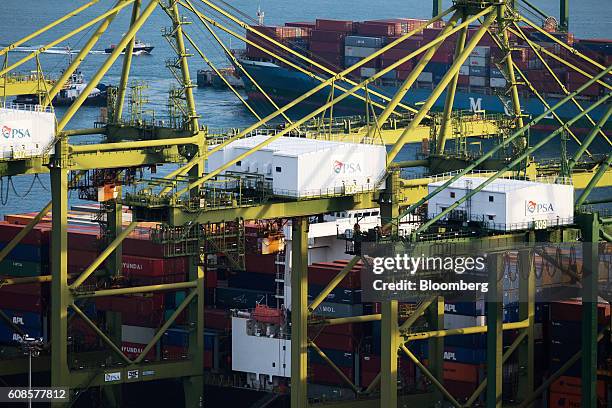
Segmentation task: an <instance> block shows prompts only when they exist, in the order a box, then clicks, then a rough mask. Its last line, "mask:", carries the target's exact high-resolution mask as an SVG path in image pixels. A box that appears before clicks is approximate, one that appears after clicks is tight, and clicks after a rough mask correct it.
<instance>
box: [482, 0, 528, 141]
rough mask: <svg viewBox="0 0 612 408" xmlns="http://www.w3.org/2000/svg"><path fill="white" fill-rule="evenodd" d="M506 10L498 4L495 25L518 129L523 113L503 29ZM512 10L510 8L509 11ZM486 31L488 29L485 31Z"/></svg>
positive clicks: (508, 46)
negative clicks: (499, 31)
mask: <svg viewBox="0 0 612 408" xmlns="http://www.w3.org/2000/svg"><path fill="white" fill-rule="evenodd" d="M507 10H508V8H507V7H506V4H505V3H503V2H502V3H500V4H499V5H498V6H497V25H498V26H499V27H502V29H501V40H502V47H503V48H502V50H504V51H506V55H505V57H504V60H505V62H506V64H505V70H506V74H507V75H508V80H509V82H510V94H511V98H512V109H513V110H514V118H515V120H516V126H517V127H518V128H522V127H523V124H524V123H523V112H522V110H521V100H520V99H519V93H518V84H517V82H516V75H515V74H514V62H513V61H512V52H511V51H510V43H509V41H508V31H506V30H504V29H503V27H504V25H506V11H507ZM511 10H512V9H511V8H510V11H511ZM487 30H488V29H487ZM520 141H521V143H522V145H523V147H524V146H526V145H527V137H522V138H521V139H520Z"/></svg>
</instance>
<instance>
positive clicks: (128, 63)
mask: <svg viewBox="0 0 612 408" xmlns="http://www.w3.org/2000/svg"><path fill="white" fill-rule="evenodd" d="M140 3H141V0H135V2H134V5H133V6H132V16H131V18H130V25H132V24H134V23H135V22H136V19H137V18H138V14H139V13H140V5H141V4H140ZM135 44H136V37H135V36H134V37H132V39H131V41H130V42H129V43H128V45H127V47H126V48H125V55H124V56H123V67H122V69H121V79H120V80H119V86H118V88H117V100H116V105H115V106H114V108H115V113H114V114H113V117H114V118H116V119H117V120H118V121H121V117H122V116H123V106H124V103H123V102H124V99H125V91H126V90H127V84H128V79H129V77H130V70H131V68H132V57H133V55H134V45H135Z"/></svg>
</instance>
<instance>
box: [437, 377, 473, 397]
mask: <svg viewBox="0 0 612 408" xmlns="http://www.w3.org/2000/svg"><path fill="white" fill-rule="evenodd" d="M444 387H445V388H446V390H447V391H448V392H449V393H450V394H451V395H452V396H453V397H455V399H456V400H457V401H459V402H464V401H466V400H467V399H469V398H470V397H471V396H472V394H474V391H476V388H478V382H468V381H455V380H444Z"/></svg>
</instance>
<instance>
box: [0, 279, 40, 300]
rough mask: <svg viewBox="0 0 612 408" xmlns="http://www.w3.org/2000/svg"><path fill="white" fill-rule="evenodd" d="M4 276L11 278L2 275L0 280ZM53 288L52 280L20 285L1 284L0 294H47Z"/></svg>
mask: <svg viewBox="0 0 612 408" xmlns="http://www.w3.org/2000/svg"><path fill="white" fill-rule="evenodd" d="M4 278H11V276H2V277H0V280H2V279H4ZM50 288H51V282H48V283H27V284H20V285H4V286H0V296H3V295H4V294H5V293H15V294H22V295H26V296H36V297H41V296H46V295H47V294H48V293H49V289H50Z"/></svg>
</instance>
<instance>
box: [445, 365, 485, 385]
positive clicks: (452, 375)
mask: <svg viewBox="0 0 612 408" xmlns="http://www.w3.org/2000/svg"><path fill="white" fill-rule="evenodd" d="M479 368H480V366H478V365H473V364H463V363H451V362H449V361H445V362H444V380H454V381H467V382H478V380H479V376H478V371H479Z"/></svg>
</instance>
